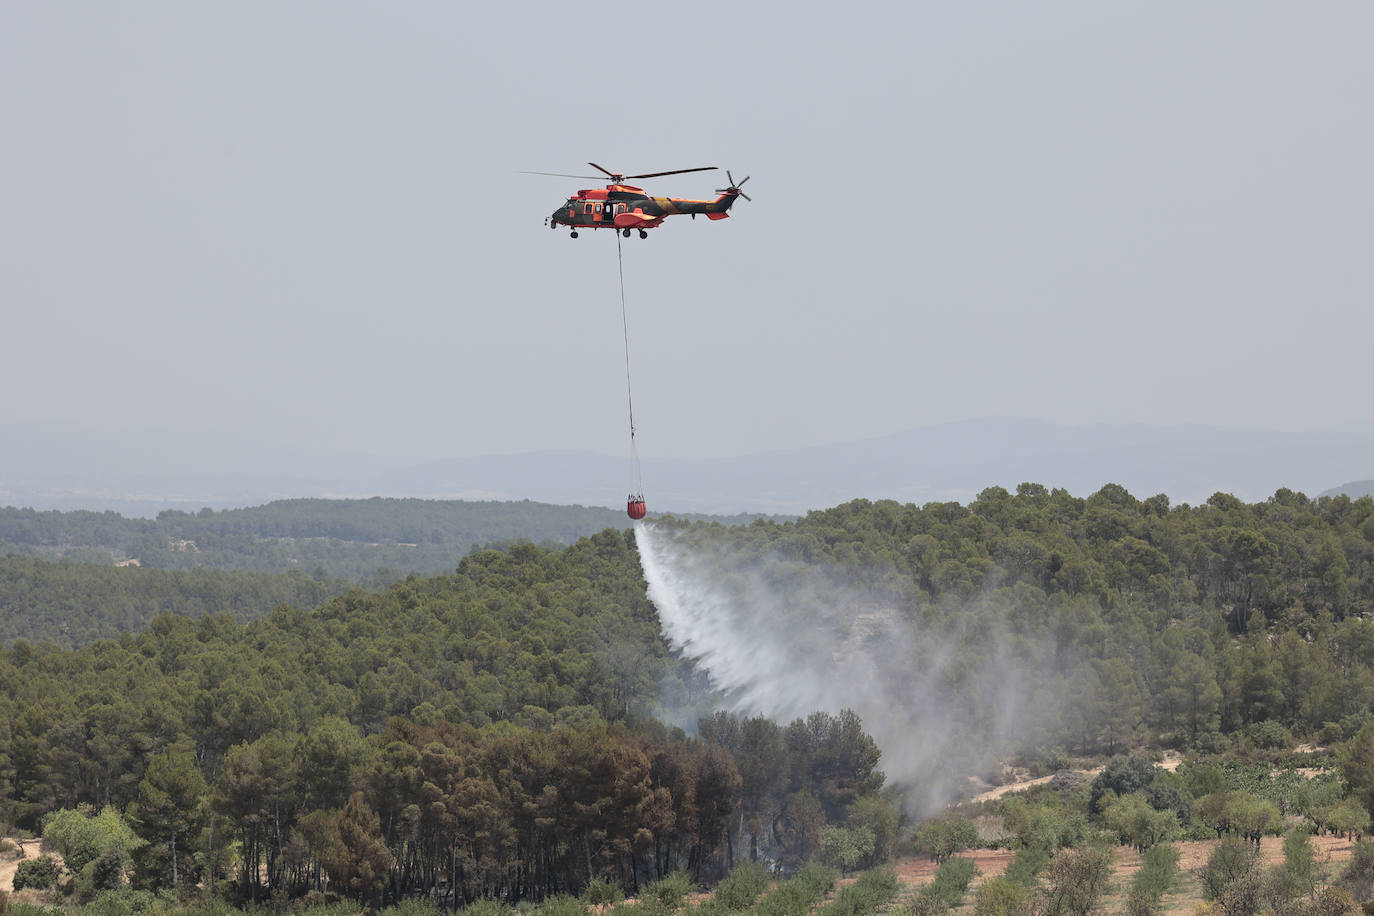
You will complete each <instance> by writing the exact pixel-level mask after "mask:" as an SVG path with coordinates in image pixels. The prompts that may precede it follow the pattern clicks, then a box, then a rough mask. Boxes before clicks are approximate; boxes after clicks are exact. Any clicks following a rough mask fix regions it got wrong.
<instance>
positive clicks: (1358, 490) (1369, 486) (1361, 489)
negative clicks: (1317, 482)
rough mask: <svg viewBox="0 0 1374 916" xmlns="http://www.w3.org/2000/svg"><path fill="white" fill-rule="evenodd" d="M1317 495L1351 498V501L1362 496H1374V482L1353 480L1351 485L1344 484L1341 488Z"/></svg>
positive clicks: (1324, 491) (1334, 488) (1333, 488)
mask: <svg viewBox="0 0 1374 916" xmlns="http://www.w3.org/2000/svg"><path fill="white" fill-rule="evenodd" d="M1317 495H1319V496H1349V497H1350V498H1351V499H1359V498H1360V497H1361V496H1374V480H1352V481H1350V483H1343V484H1341V485H1340V486H1339V487H1332V488H1331V489H1329V490H1323V491H1322V492H1321V493H1319V494H1317Z"/></svg>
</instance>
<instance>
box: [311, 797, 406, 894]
mask: <svg viewBox="0 0 1374 916" xmlns="http://www.w3.org/2000/svg"><path fill="white" fill-rule="evenodd" d="M334 829H335V831H336V833H337V840H336V843H335V844H334V846H333V852H334V857H333V858H332V859H331V860H330V861H329V862H327V863H326V865H325V867H326V868H327V869H328V870H329V873H330V874H331V875H333V876H334V880H336V881H338V882H339V883H340V884H341V885H343V886H344V887H346V888H348V889H349V890H350V891H351V892H352V893H353V894H354V896H355V897H356V899H358V900H360V901H361V902H363V903H365V904H367V905H369V906H380V902H381V900H380V896H381V892H382V888H383V887H384V886H385V885H386V880H387V873H388V871H389V870H390V869H391V867H392V865H393V864H395V859H394V857H393V856H392V854H391V851H390V850H389V849H387V845H386V841H385V840H384V839H383V837H382V831H381V822H380V820H379V819H378V817H377V812H376V811H374V810H372V808H371V807H370V806H369V805H368V804H367V802H366V800H364V798H363V796H362V793H361V792H354V793H353V794H352V795H351V796H349V799H348V801H347V803H345V804H344V807H343V810H342V811H340V812H339V816H338V819H337V820H336V821H335V827H334Z"/></svg>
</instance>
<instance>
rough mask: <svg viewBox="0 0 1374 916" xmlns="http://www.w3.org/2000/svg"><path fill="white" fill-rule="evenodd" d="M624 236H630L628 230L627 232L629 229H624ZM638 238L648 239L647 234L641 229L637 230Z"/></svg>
mask: <svg viewBox="0 0 1374 916" xmlns="http://www.w3.org/2000/svg"><path fill="white" fill-rule="evenodd" d="M625 234H626V235H629V234H630V230H629V229H626V230H625ZM639 237H640V238H642V239H647V238H648V237H649V233H647V232H645V231H644V230H643V229H641V230H639Z"/></svg>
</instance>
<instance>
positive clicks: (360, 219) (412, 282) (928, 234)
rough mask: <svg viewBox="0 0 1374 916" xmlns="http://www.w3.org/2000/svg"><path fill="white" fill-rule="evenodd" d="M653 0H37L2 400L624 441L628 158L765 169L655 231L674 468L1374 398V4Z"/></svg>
mask: <svg viewBox="0 0 1374 916" xmlns="http://www.w3.org/2000/svg"><path fill="white" fill-rule="evenodd" d="M613 10H614V11H615V12H614V13H613V14H612V15H611V16H610V18H611V19H612V21H613V22H614V23H615V26H614V27H613V28H610V29H609V31H608V29H607V27H606V26H605V24H604V21H603V19H601V18H596V17H592V16H589V15H588V10H586V9H583V8H578V9H573V8H568V7H565V6H559V5H555V4H536V5H534V6H533V7H528V6H526V7H518V8H517V7H509V6H506V7H503V6H501V5H499V4H498V5H488V6H483V7H455V6H451V5H446V4H439V3H415V4H407V5H405V6H399V7H398V6H395V5H390V4H380V3H368V2H348V3H342V4H334V3H324V2H320V0H315V2H304V3H299V4H290V5H287V6H281V5H278V4H269V3H266V2H260V0H259V2H248V3H242V4H235V5H233V6H224V7H201V6H187V5H184V4H178V3H173V2H170V0H150V2H142V3H137V4H134V5H125V6H119V7H111V6H107V5H102V4H97V3H91V2H78V3H74V4H67V5H41V4H10V5H6V6H4V7H3V8H0V84H3V85H5V86H7V87H9V90H10V91H8V92H5V93H0V116H3V117H4V119H5V122H6V123H7V124H9V125H11V130H10V131H9V132H8V140H7V149H6V161H7V168H6V169H5V170H4V172H3V174H0V276H3V277H4V278H5V281H4V290H5V301H6V305H7V307H6V325H7V335H6V336H7V341H8V343H9V346H8V347H7V348H6V354H5V359H4V360H3V361H0V385H3V386H4V388H5V390H6V391H7V392H8V396H7V397H6V398H5V399H4V400H3V401H0V428H15V427H18V426H21V425H24V424H35V423H39V424H53V423H57V424H73V425H76V426H79V427H85V428H93V429H99V430H106V431H110V432H113V433H120V434H124V433H130V432H133V431H140V430H154V429H164V430H168V431H171V433H172V434H174V435H175V434H183V435H184V434H188V433H190V434H195V433H199V434H206V435H209V436H214V437H223V436H228V437H238V438H241V439H243V440H245V441H254V442H261V443H267V444H269V445H270V444H275V446H276V447H277V448H280V449H281V450H282V451H283V452H305V451H310V450H318V451H320V452H323V453H338V454H344V453H347V454H371V455H374V456H380V457H387V456H391V457H395V456H397V455H405V456H409V457H415V458H418V459H420V460H439V459H449V458H453V457H455V456H479V455H491V454H520V453H526V452H536V451H543V450H551V449H573V450H587V451H594V452H598V453H604V454H609V455H616V454H620V453H622V452H623V451H624V448H625V436H626V420H625V391H624V381H625V379H624V370H625V367H624V361H623V354H622V351H621V329H620V308H619V299H618V293H619V290H618V286H617V277H616V255H615V252H614V251H613V248H614V247H615V245H616V239H615V237H613V236H611V235H609V234H607V233H584V235H583V237H582V238H580V239H578V240H576V241H571V240H569V239H568V238H567V237H566V232H559V233H552V232H550V231H549V230H548V229H545V228H543V227H542V226H541V225H540V221H541V220H542V219H543V218H544V216H545V215H547V213H548V212H550V211H551V210H552V209H553V207H554V206H555V205H556V204H557V203H558V202H559V201H560V200H562V199H563V198H564V197H566V195H567V194H569V193H570V192H571V191H573V190H575V189H576V188H578V187H587V186H593V185H594V183H593V182H586V181H577V180H570V179H559V178H548V177H541V176H531V175H520V174H517V173H518V171H519V170H522V169H534V170H546V171H554V172H570V173H574V174H582V173H584V172H586V171H587V167H586V166H585V163H586V162H587V161H588V160H592V161H596V162H599V163H602V164H603V165H607V166H609V167H611V168H614V169H623V170H625V171H627V172H636V171H651V170H659V169H674V168H688V167H693V166H699V165H716V166H719V167H720V168H721V171H720V172H718V173H709V174H708V173H702V174H690V175H677V176H669V177H666V178H660V179H648V180H645V181H644V182H643V184H644V185H645V186H646V187H647V188H648V190H650V191H651V192H652V193H655V194H667V195H673V196H686V197H699V196H709V195H710V193H711V190H712V189H713V188H716V187H721V186H723V185H724V177H725V175H724V170H725V169H726V168H728V169H730V170H732V171H733V172H734V174H735V176H736V177H737V178H739V177H742V176H743V175H751V176H752V179H753V180H752V181H751V183H750V184H749V187H748V190H749V192H750V194H751V196H752V197H753V201H752V202H741V203H740V204H739V206H737V207H736V208H735V210H734V214H733V218H732V219H730V220H726V221H722V222H720V223H709V222H707V221H704V220H695V221H692V220H688V219H686V218H681V217H679V218H675V219H670V220H669V221H668V222H667V223H666V224H665V225H664V226H663V227H661V228H660V229H656V230H654V231H653V232H651V234H650V238H649V239H648V240H647V241H641V240H639V239H638V238H631V239H625V240H623V244H624V254H625V278H626V292H627V305H628V312H629V334H630V343H631V347H632V351H633V353H632V355H633V360H632V362H633V371H634V386H635V407H636V420H637V421H638V424H639V432H640V446H641V451H642V453H643V454H644V455H645V458H646V460H649V459H653V458H658V459H668V458H672V459H705V458H717V457H722V456H729V455H750V454H757V453H761V452H767V451H771V450H789V449H797V448H803V447H809V446H820V445H828V444H832V443H844V442H853V441H856V440H862V439H868V438H876V437H882V436H888V435H891V434H894V433H897V432H899V431H902V430H910V429H917V428H926V427H929V426H932V425H935V424H939V423H945V422H950V421H960V420H966V419H970V418H978V417H1029V418H1033V419H1037V420H1042V421H1045V422H1049V423H1055V424H1064V425H1082V424H1091V423H1112V424H1151V425H1176V424H1203V425H1223V426H1236V427H1248V428H1260V429H1270V430H1281V431H1290V432H1291V431H1296V430H1313V429H1328V428H1334V427H1339V426H1342V425H1345V424H1349V423H1352V422H1353V423H1360V424H1366V423H1369V422H1370V421H1372V420H1374V407H1371V406H1370V399H1369V397H1368V378H1367V376H1368V369H1367V358H1366V351H1367V348H1368V341H1369V340H1370V339H1371V336H1374V334H1372V332H1374V310H1371V309H1370V308H1369V303H1370V301H1371V295H1370V294H1371V292H1374V278H1371V262H1370V260H1369V258H1368V251H1369V248H1370V242H1371V230H1370V228H1369V223H1368V217H1367V214H1368V213H1369V211H1370V209H1371V204H1374V182H1371V179H1370V176H1369V171H1368V168H1367V163H1368V162H1370V161H1374V125H1371V123H1370V121H1369V119H1368V118H1367V117H1365V116H1364V110H1365V108H1366V104H1365V100H1364V98H1363V96H1364V95H1365V87H1367V86H1369V85H1371V84H1374V58H1371V57H1370V56H1369V55H1368V54H1367V53H1366V49H1365V47H1364V45H1365V36H1367V35H1368V34H1370V32H1371V28H1372V27H1374V7H1369V6H1365V5H1356V4H1349V3H1335V2H1318V3H1315V4H1306V5H1302V6H1293V5H1291V4H1280V3H1264V2H1262V3H1241V2H1239V0H1232V2H1223V3H1220V4H1213V5H1208V6H1205V7H1194V6H1187V5H1163V6H1161V5H1159V4H1146V3H1126V4H1116V5H1112V6H1110V7H1103V6H1102V5H1101V4H1095V3H1090V2H1086V0H1082V2H1063V3H1056V4H1052V5H1050V6H1049V7H1048V8H1045V7H1041V8H1036V9H1030V8H1025V7H1022V6H1019V5H1016V4H1011V3H1007V2H1000V3H993V4H986V5H975V6H968V5H955V6H919V5H917V6H900V5H895V6H894V5H888V4H874V3H860V4H856V5H849V6H846V7H844V8H843V9H837V8H835V7H833V6H830V5H824V4H814V3H800V4H793V5H791V6H789V7H788V8H787V12H786V14H785V15H782V14H779V13H777V12H775V11H774V10H773V9H771V8H769V7H767V6H744V7H740V6H738V5H734V4H727V3H718V2H707V3H703V4H698V5H696V6H694V7H693V8H692V10H691V11H690V13H684V12H683V11H681V10H677V9H670V8H667V7H657V6H653V5H647V6H645V5H638V6H630V5H627V4H626V5H617V6H614V7H613ZM702 42H706V43H710V44H711V47H710V48H709V49H701V48H700V47H699V45H700V43H702ZM89 460H90V462H93V463H94V462H98V461H99V460H100V456H91V457H90V459H89ZM1368 474H1369V472H1365V475H1366V476H1368ZM618 479H619V478H618V477H612V480H611V482H612V483H615V482H616V481H617V480H618ZM991 482H993V481H988V483H991ZM1339 483H1341V481H1340V480H1331V481H1329V482H1327V484H1326V485H1328V486H1334V485H1336V484H1339Z"/></svg>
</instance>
